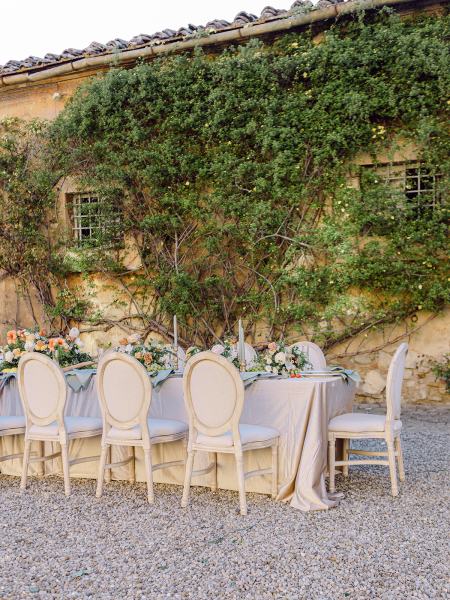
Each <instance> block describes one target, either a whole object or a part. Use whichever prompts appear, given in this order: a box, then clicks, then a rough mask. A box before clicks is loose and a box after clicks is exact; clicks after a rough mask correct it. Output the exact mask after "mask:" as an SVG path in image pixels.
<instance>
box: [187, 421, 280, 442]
mask: <svg viewBox="0 0 450 600" xmlns="http://www.w3.org/2000/svg"><path fill="white" fill-rule="evenodd" d="M239 433H240V436H241V443H242V445H245V444H251V443H253V442H266V441H268V440H272V439H274V438H277V437H279V436H280V434H279V432H278V431H277V430H276V429H273V428H272V427H263V426H261V425H239ZM197 444H202V445H204V446H214V447H229V446H232V445H233V436H232V434H231V431H227V432H226V433H222V434H221V435H214V436H212V435H205V434H204V433H199V434H198V435H197Z"/></svg>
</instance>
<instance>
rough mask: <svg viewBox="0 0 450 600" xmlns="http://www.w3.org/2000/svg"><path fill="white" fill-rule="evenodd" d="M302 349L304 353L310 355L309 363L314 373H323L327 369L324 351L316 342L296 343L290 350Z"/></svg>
mask: <svg viewBox="0 0 450 600" xmlns="http://www.w3.org/2000/svg"><path fill="white" fill-rule="evenodd" d="M294 347H296V348H300V350H302V352H304V353H305V354H307V355H308V357H309V362H310V363H311V366H312V368H313V370H314V371H322V370H324V369H326V368H327V361H326V358H325V354H324V353H323V352H322V349H321V348H320V347H319V346H318V345H317V344H315V343H314V342H309V341H307V340H305V341H303V342H296V343H295V344H292V345H291V346H290V348H294Z"/></svg>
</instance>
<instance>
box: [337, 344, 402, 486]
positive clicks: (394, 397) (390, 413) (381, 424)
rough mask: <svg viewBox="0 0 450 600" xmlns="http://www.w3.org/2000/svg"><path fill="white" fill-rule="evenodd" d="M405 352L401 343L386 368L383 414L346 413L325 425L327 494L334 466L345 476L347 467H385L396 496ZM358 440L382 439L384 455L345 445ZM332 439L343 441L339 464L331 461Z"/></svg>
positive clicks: (400, 465)
mask: <svg viewBox="0 0 450 600" xmlns="http://www.w3.org/2000/svg"><path fill="white" fill-rule="evenodd" d="M407 352H408V345H407V344H401V345H400V346H399V347H398V348H397V350H396V352H395V354H394V356H393V358H392V361H391V364H390V365H389V371H388V376H387V382H386V406H387V411H386V415H373V414H364V413H348V414H344V415H339V416H338V417H334V419H331V421H330V423H329V424H328V441H329V463H330V464H329V468H330V492H334V491H335V483H334V477H335V467H337V466H342V467H343V473H344V475H348V467H349V465H389V470H390V475H391V488H392V495H393V496H398V486H397V471H396V464H395V459H396V458H397V460H398V471H399V476H400V481H403V480H404V479H405V470H404V466H403V455H402V446H401V441H400V433H401V430H402V422H401V421H400V409H401V399H402V382H403V374H404V370H405V360H406V354H407ZM361 438H379V439H384V440H385V441H386V445H387V452H375V451H368V450H353V449H351V448H350V445H349V442H350V440H352V439H361ZM336 439H343V440H344V457H343V460H339V461H336V459H335V446H336ZM350 454H355V455H357V456H358V455H362V456H368V457H369V459H365V460H364V459H363V460H353V461H350V459H349V455H350ZM376 456H387V458H388V460H380V459H373V458H370V457H376Z"/></svg>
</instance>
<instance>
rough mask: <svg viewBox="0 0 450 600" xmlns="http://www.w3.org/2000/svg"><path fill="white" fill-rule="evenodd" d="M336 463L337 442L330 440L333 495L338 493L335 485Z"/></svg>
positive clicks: (329, 458)
mask: <svg viewBox="0 0 450 600" xmlns="http://www.w3.org/2000/svg"><path fill="white" fill-rule="evenodd" d="M335 462H336V440H335V439H334V438H332V439H330V440H328V463H329V464H328V468H329V469H330V485H329V488H330V492H331V493H333V492H335V491H336V486H335V483H334V478H335V465H334V463H335Z"/></svg>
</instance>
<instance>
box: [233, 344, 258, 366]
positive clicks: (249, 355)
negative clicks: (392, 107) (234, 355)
mask: <svg viewBox="0 0 450 600" xmlns="http://www.w3.org/2000/svg"><path fill="white" fill-rule="evenodd" d="M233 347H234V349H235V350H236V352H238V351H239V344H234V345H233ZM244 354H245V365H246V368H248V369H250V368H251V367H253V365H254V364H255V362H256V361H257V359H258V353H257V352H256V350H255V349H254V348H253V346H252V345H251V344H248V343H247V342H244Z"/></svg>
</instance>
